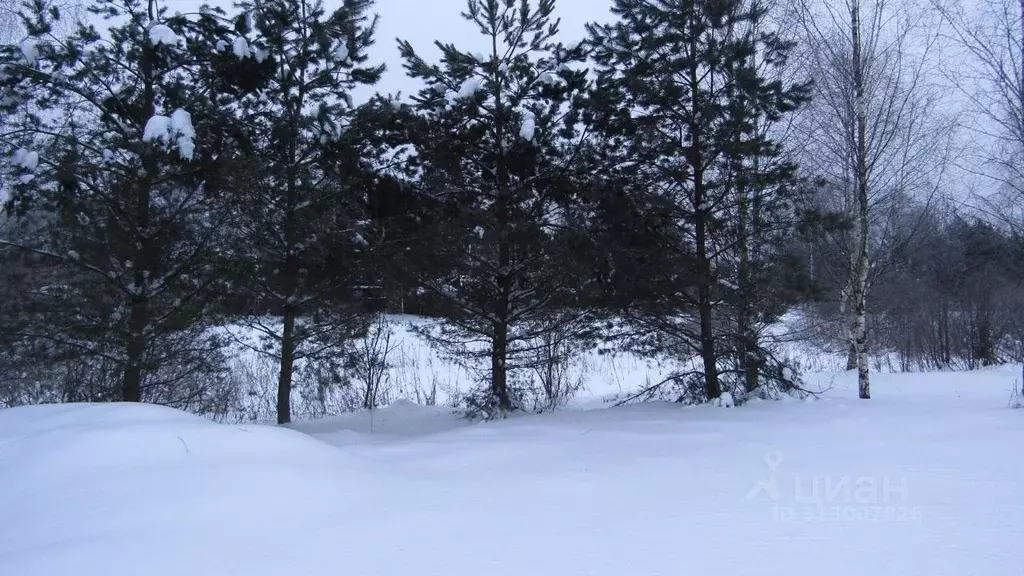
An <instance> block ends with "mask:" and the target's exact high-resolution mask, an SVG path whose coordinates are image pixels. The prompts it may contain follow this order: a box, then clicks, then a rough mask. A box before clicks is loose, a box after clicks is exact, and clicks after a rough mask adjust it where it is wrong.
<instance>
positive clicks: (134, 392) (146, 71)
mask: <svg viewBox="0 0 1024 576" xmlns="http://www.w3.org/2000/svg"><path fill="white" fill-rule="evenodd" d="M149 12H150V17H152V15H153V2H152V1H151V2H150V4H149ZM155 57H156V55H155V53H154V51H153V48H152V47H151V46H149V45H146V46H145V47H144V48H143V50H142V61H141V62H140V73H141V76H142V82H143V109H144V110H149V111H152V110H153V104H154V102H155V94H154V90H153V85H154V83H155V80H154V78H153V76H154V72H153V60H154V59H155ZM153 154H154V152H153V150H152V149H146V150H144V151H143V153H142V164H143V167H144V168H145V176H144V177H143V178H142V179H141V180H140V181H139V184H138V187H137V188H136V190H135V207H134V211H135V229H136V231H137V232H136V234H137V236H136V238H135V251H134V252H135V255H134V274H133V278H132V282H133V284H134V294H133V295H132V298H131V303H130V308H131V310H130V317H129V319H128V341H127V343H126V346H125V356H126V358H125V367H124V374H123V379H122V382H121V400H123V401H125V402H141V401H142V372H143V360H144V357H145V354H146V339H147V337H148V334H147V333H146V329H147V328H148V325H149V320H150V319H149V286H148V283H149V277H148V273H149V270H150V267H151V266H152V262H150V260H151V258H150V242H151V239H150V238H149V237H148V236H147V234H149V227H150V226H149V221H150V218H149V211H150V206H149V203H150V186H152V179H153V176H154V175H155V174H156V173H157V168H158V166H157V163H156V158H155V157H154V156H153Z"/></svg>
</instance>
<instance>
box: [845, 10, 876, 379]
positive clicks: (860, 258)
mask: <svg viewBox="0 0 1024 576" xmlns="http://www.w3.org/2000/svg"><path fill="white" fill-rule="evenodd" d="M850 8H851V9H850V28H851V33H852V35H853V87H854V91H855V103H854V104H855V106H856V114H857V127H856V136H855V138H856V146H857V156H856V163H857V165H856V174H857V212H858V214H857V217H858V218H857V220H858V224H859V226H858V234H857V246H856V252H855V256H854V258H855V263H854V266H853V282H852V288H853V290H852V292H853V294H852V296H853V338H854V349H855V350H856V354H857V384H858V391H859V394H860V397H861V398H863V399H868V398H871V384H870V380H869V372H868V346H867V288H868V265H869V262H868V230H869V220H868V150H867V147H868V146H867V144H868V143H867V126H868V117H867V116H868V114H867V98H866V95H865V87H864V83H865V81H864V61H863V58H862V53H861V50H862V47H861V19H860V0H852V4H851V7H850Z"/></svg>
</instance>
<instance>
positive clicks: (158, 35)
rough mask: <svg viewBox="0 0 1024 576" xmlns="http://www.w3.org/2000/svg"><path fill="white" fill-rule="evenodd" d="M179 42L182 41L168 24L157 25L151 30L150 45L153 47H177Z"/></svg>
mask: <svg viewBox="0 0 1024 576" xmlns="http://www.w3.org/2000/svg"><path fill="white" fill-rule="evenodd" d="M179 42H181V40H180V39H179V38H178V35H177V34H175V33H174V30H171V28H170V27H169V26H168V25H166V24H157V25H156V26H153V27H152V28H150V29H149V43H150V44H152V45H153V46H159V45H161V44H165V45H167V46H177V45H178V43H179Z"/></svg>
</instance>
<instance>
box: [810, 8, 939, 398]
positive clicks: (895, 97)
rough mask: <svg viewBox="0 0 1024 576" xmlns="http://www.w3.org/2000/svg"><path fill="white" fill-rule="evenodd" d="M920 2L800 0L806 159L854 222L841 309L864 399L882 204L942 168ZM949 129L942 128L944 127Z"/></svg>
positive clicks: (930, 183) (931, 180)
mask: <svg viewBox="0 0 1024 576" xmlns="http://www.w3.org/2000/svg"><path fill="white" fill-rule="evenodd" d="M919 8H920V7H919V6H914V5H912V4H910V3H899V2H898V0H845V1H844V2H841V3H838V4H837V3H831V2H813V1H812V0H798V1H797V3H796V6H795V11H794V17H795V18H796V19H797V21H798V22H799V24H800V31H801V34H802V37H803V38H802V43H801V44H802V46H803V47H804V52H803V58H804V60H803V61H804V65H805V66H806V73H807V75H808V77H810V78H813V79H814V80H815V92H814V97H813V102H814V104H813V105H812V106H811V107H810V108H809V110H808V113H807V114H806V115H805V116H804V117H803V118H802V120H801V124H802V129H803V130H804V137H805V138H806V140H805V142H806V144H807V147H806V154H805V155H804V157H803V158H802V160H803V165H804V166H806V167H808V168H809V169H810V170H811V171H812V173H813V174H814V175H816V176H818V177H821V178H824V179H825V180H826V181H827V183H828V186H829V187H830V188H831V189H833V190H835V191H836V193H837V194H838V196H839V198H838V204H839V206H838V207H839V209H840V210H841V211H842V212H843V213H844V214H845V215H846V217H847V219H848V222H849V223H850V227H849V228H848V229H847V234H844V235H843V236H842V238H841V242H842V246H841V251H842V253H843V254H845V256H844V260H845V261H844V262H843V263H842V264H841V265H840V270H841V276H842V279H841V282H842V288H841V297H840V298H841V308H842V309H843V314H844V315H845V314H848V315H849V316H848V318H846V319H844V321H845V322H846V323H847V326H848V331H847V336H848V339H849V343H850V349H851V355H850V356H851V366H849V367H850V368H854V367H855V368H856V369H857V373H858V389H859V394H860V397H861V398H865V399H867V398H870V396H871V388H870V376H869V365H868V318H869V307H868V292H869V288H870V285H871V279H872V276H873V275H874V274H875V273H876V272H877V267H876V265H875V264H876V263H875V262H874V261H873V259H872V254H874V253H878V252H879V247H880V246H883V245H884V244H885V242H886V241H887V238H886V237H885V235H884V233H883V232H884V229H885V223H884V219H885V216H886V215H885V213H884V207H885V206H886V205H887V204H888V203H890V202H892V201H893V200H894V199H898V198H899V197H901V196H903V195H908V194H925V195H927V194H930V193H933V192H934V190H935V189H936V187H937V185H938V182H939V179H940V178H941V175H942V174H943V173H944V166H943V164H944V161H945V160H946V158H945V157H943V155H942V154H937V153H936V150H939V151H942V150H946V149H948V140H947V141H946V142H942V141H941V140H940V138H947V139H948V137H949V133H950V131H949V130H948V128H949V126H942V125H941V124H940V117H939V115H938V113H937V112H936V106H937V88H936V85H935V84H934V83H933V82H932V77H933V76H934V74H933V69H932V68H931V65H932V55H933V49H934V47H935V40H936V37H935V34H934V31H933V30H934V29H933V28H931V27H930V23H929V21H928V19H927V14H926V13H925V14H923V13H922V12H920V10H919ZM943 128H945V130H943Z"/></svg>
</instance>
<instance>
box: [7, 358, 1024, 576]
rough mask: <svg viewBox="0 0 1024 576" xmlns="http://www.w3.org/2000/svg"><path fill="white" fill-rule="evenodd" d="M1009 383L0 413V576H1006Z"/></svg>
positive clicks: (1014, 528) (913, 378) (989, 377)
mask: <svg viewBox="0 0 1024 576" xmlns="http://www.w3.org/2000/svg"><path fill="white" fill-rule="evenodd" d="M1018 369H1019V368H1018V367H1014V368H1007V369H1005V370H1003V369H1001V370H993V371H986V372H977V373H935V374H908V375H896V374H879V375H877V376H876V377H875V378H876V379H875V381H874V386H873V390H874V391H875V395H876V398H875V399H873V400H871V401H868V402H864V401H859V400H857V399H856V386H855V384H856V383H855V378H854V375H853V374H839V375H828V374H823V375H817V376H814V377H813V380H812V381H817V382H819V383H833V378H834V384H835V387H834V388H833V389H832V390H830V391H829V392H828V393H826V394H825V395H824V397H823V398H822V399H821V400H818V401H810V402H800V401H795V400H794V401H786V402H759V403H753V404H748V405H746V406H743V407H739V408H730V409H726V408H713V407H710V406H699V407H691V408H685V407H680V406H678V405H672V404H647V405H634V406H628V407H623V408H610V409H597V410H565V411H561V412H558V413H555V414H551V415H544V416H522V417H516V418H510V419H507V420H504V421H500V422H494V423H488V424H474V425H469V424H467V423H465V422H463V421H461V420H459V419H457V418H455V417H454V416H453V415H452V414H451V413H449V412H448V411H447V410H446V409H443V408H439V407H425V406H419V405H415V404H412V403H409V402H406V401H400V402H397V403H396V404H395V405H393V406H391V407H388V408H384V409H381V410H378V411H376V412H375V413H374V414H373V415H372V418H371V417H370V415H369V414H366V413H359V414H350V415H345V416H338V417H333V418H330V419H326V420H319V421H312V422H304V423H298V424H296V425H294V426H293V429H284V428H278V427H271V426H237V425H224V424H215V423H211V422H209V421H207V420H204V419H201V418H198V417H193V416H190V415H187V414H184V413H181V412H177V411H174V410H171V409H167V408H160V407H155V406H145V405H142V406H134V405H124V404H111V405H61V406H34V407H25V408H13V409H7V410H2V411H0V518H2V519H3V521H2V522H0V574H3V575H5V576H6V575H11V576H62V575H68V576H71V575H74V576H93V575H96V576H100V575H102V576H121V575H124V576H164V575H167V576H171V575H173V576H185V575H187V576H199V575H211V576H212V575H217V576H227V575H235V574H237V575H245V576H264V575H266V576H271V575H273V576H281V575H290V574H295V575H303V576H314V575H331V576H335V575H338V574H350V575H358V576H392V575H393V576H433V575H437V576H442V575H443V576H453V575H474V576H475V575H481V574H485V575H488V576H503V575H509V576H512V575H515V576H524V575H552V576H554V575H558V576H566V575H581V576H584V575H585V576H599V575H615V576H638V575H679V574H698V575H704V574H707V575H716V576H719V575H733V574H735V575H750V574H787V575H813V576H820V575H825V574H827V575H830V576H838V575H856V576H864V575H871V576H878V575H885V574H892V575H900V576H906V575H911V574H928V575H931V576H934V575H950V576H962V575H964V574H979V575H985V576H998V575H1003V574H1005V575H1017V574H1021V573H1022V571H1024V554H1022V550H1021V542H1022V540H1024V499H1022V498H1021V496H1020V494H1021V491H1020V487H1021V481H1022V478H1024V459H1022V458H1021V457H1020V455H1021V439H1024V411H1020V410H1010V409H1007V401H1008V399H1009V394H1010V390H1011V388H1012V387H1013V384H1014V378H1015V376H1016V375H1017V374H1018Z"/></svg>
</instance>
